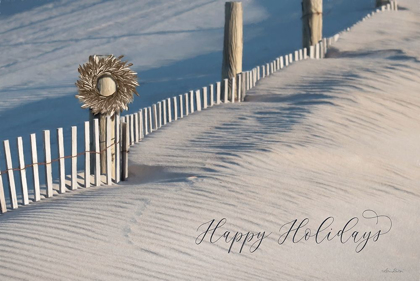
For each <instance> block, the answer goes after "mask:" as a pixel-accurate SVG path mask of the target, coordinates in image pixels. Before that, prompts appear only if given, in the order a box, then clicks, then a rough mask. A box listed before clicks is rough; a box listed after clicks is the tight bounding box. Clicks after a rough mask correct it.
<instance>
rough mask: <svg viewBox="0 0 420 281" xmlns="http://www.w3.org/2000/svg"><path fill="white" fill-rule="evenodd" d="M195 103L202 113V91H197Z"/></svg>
mask: <svg viewBox="0 0 420 281" xmlns="http://www.w3.org/2000/svg"><path fill="white" fill-rule="evenodd" d="M195 102H196V106H197V111H201V91H200V90H197V91H195Z"/></svg>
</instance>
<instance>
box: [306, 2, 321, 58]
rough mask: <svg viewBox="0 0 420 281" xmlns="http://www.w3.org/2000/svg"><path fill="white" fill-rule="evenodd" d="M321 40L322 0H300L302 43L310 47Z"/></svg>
mask: <svg viewBox="0 0 420 281" xmlns="http://www.w3.org/2000/svg"><path fill="white" fill-rule="evenodd" d="M320 40H322V0H302V45H303V48H307V50H309V49H310V46H314V45H316V44H317V43H318V42H319V41H320Z"/></svg>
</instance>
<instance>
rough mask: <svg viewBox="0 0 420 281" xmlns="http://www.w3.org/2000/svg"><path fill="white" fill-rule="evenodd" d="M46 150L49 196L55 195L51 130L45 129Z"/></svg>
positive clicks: (46, 176)
mask: <svg viewBox="0 0 420 281" xmlns="http://www.w3.org/2000/svg"><path fill="white" fill-rule="evenodd" d="M44 152H45V180H46V186H47V197H48V198H50V197H53V180H52V167H51V137H50V131H49V130H45V131H44Z"/></svg>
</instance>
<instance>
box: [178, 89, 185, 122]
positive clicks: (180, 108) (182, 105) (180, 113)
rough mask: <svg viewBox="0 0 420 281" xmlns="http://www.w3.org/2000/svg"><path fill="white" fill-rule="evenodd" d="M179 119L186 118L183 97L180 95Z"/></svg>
mask: <svg viewBox="0 0 420 281" xmlns="http://www.w3.org/2000/svg"><path fill="white" fill-rule="evenodd" d="M179 118H181V119H182V118H184V103H183V100H182V95H179Z"/></svg>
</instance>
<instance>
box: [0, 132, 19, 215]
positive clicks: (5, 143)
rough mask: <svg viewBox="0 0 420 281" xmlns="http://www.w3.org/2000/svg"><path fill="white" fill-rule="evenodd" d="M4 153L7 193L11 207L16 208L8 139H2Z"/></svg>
mask: <svg viewBox="0 0 420 281" xmlns="http://www.w3.org/2000/svg"><path fill="white" fill-rule="evenodd" d="M3 147H4V155H5V157H6V169H7V180H8V182H9V194H10V202H11V205H12V209H17V208H18V202H17V197H16V186H15V177H14V175H13V163H12V156H11V154H10V144H9V141H8V140H5V141H3Z"/></svg>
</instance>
